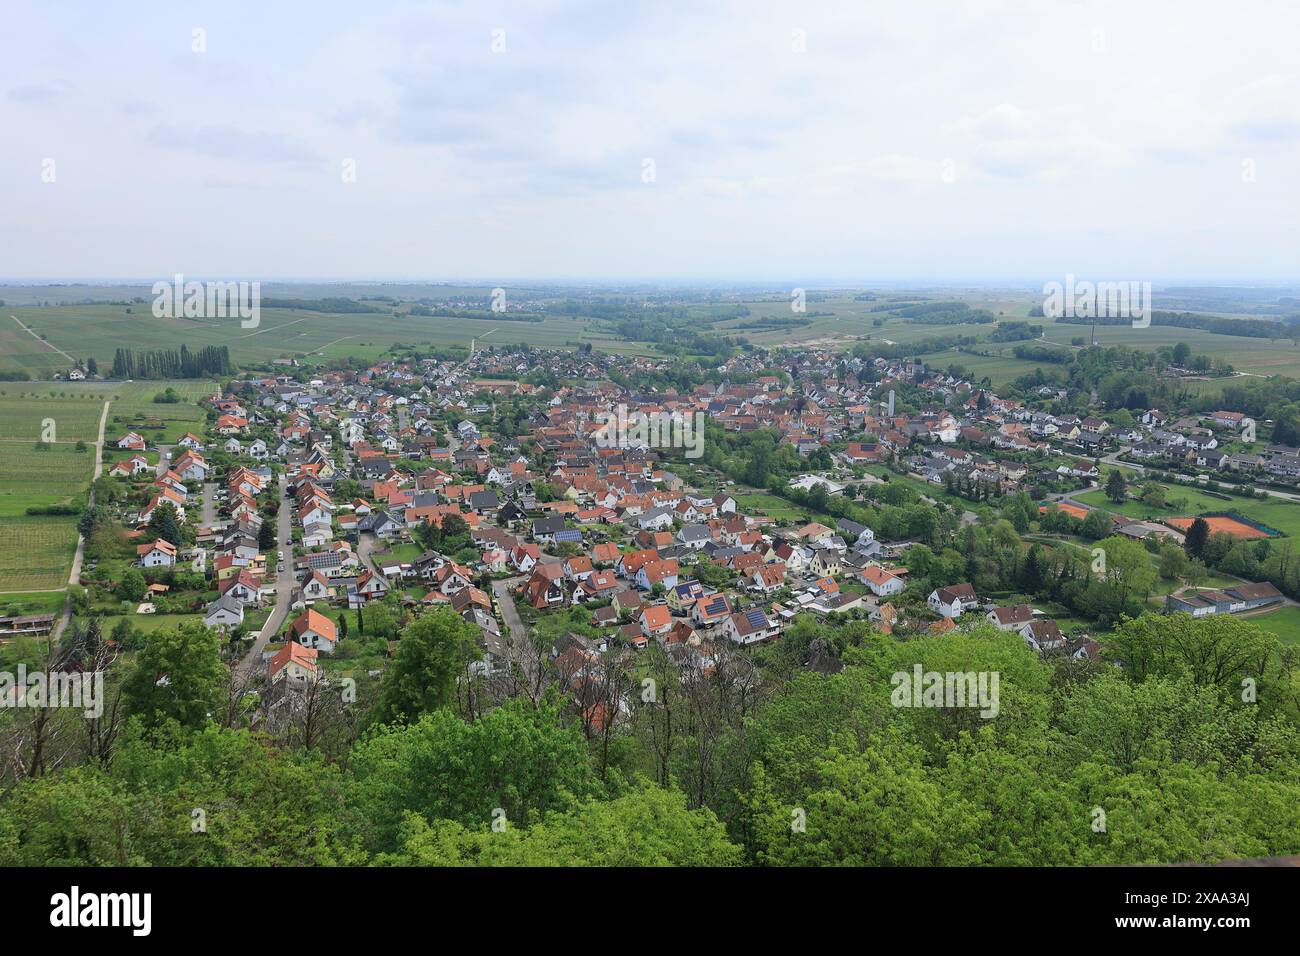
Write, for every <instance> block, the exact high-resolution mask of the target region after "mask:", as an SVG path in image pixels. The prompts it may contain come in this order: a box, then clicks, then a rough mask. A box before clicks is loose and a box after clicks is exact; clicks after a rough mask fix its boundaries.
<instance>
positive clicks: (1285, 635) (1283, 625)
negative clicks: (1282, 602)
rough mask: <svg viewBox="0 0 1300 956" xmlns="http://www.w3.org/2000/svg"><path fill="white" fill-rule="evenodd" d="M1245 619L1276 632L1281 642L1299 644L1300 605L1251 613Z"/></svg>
mask: <svg viewBox="0 0 1300 956" xmlns="http://www.w3.org/2000/svg"><path fill="white" fill-rule="evenodd" d="M1246 620H1248V621H1251V622H1253V623H1255V624H1258V625H1259V626H1260V627H1261V628H1263V629H1264V630H1265V631H1268V632H1269V633H1270V634H1276V635H1277V637H1278V640H1280V641H1281V642H1282V643H1283V644H1300V607H1283V608H1278V609H1277V610H1276V611H1270V612H1269V613H1267V614H1259V615H1251V616H1250V617H1248V618H1247V619H1246Z"/></svg>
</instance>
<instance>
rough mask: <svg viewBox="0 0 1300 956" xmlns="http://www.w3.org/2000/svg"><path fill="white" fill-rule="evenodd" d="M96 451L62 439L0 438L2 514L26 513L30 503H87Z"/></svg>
mask: <svg viewBox="0 0 1300 956" xmlns="http://www.w3.org/2000/svg"><path fill="white" fill-rule="evenodd" d="M94 468H95V453H94V447H93V445H90V444H89V443H88V444H87V445H86V448H85V450H83V451H78V450H77V447H76V445H72V444H67V443H62V444H57V445H45V446H40V447H39V448H38V446H37V445H36V444H35V443H33V442H25V441H0V518H8V517H16V516H21V515H25V514H26V511H27V509H28V508H30V507H40V506H45V505H63V504H72V503H74V502H77V503H84V501H85V493H86V489H87V488H89V487H90V477H91V474H92V472H93V471H94Z"/></svg>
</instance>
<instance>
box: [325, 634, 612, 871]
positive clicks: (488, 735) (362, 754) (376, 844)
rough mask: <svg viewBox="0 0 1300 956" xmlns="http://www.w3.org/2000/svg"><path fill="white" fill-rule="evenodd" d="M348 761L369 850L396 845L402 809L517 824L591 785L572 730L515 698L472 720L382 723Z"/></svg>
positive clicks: (440, 715)
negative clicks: (386, 724)
mask: <svg viewBox="0 0 1300 956" xmlns="http://www.w3.org/2000/svg"><path fill="white" fill-rule="evenodd" d="M402 640H403V642H405V641H406V640H408V638H403V639H402ZM353 767H354V772H355V785H354V786H353V788H352V792H351V795H350V796H351V799H350V801H349V802H350V803H351V804H352V806H353V807H354V808H355V811H356V823H355V826H356V827H357V829H358V830H359V831H360V832H361V834H362V837H363V840H364V842H365V843H366V845H368V846H370V847H373V848H375V849H378V850H396V849H398V847H399V846H400V845H401V838H402V834H401V830H402V826H401V824H402V816H403V813H404V812H407V811H409V812H411V813H416V814H419V815H420V816H421V817H423V818H424V819H425V820H428V821H434V820H440V819H441V820H454V821H456V822H457V823H460V824H462V825H463V826H466V827H471V828H473V829H476V830H486V829H488V828H489V827H490V826H491V825H492V824H493V822H494V821H496V820H498V819H500V820H503V821H504V822H505V825H506V827H507V828H509V827H524V826H528V825H529V824H530V823H533V822H536V820H538V819H540V817H541V816H542V815H543V814H546V813H548V812H551V811H555V810H565V809H569V808H571V807H572V806H573V805H574V801H575V800H581V799H583V798H587V797H594V796H596V794H597V793H599V792H600V784H599V781H598V780H597V778H596V775H595V773H594V772H593V770H592V767H591V761H590V759H589V757H588V756H587V744H586V741H584V740H583V738H582V734H581V733H580V732H579V731H578V730H577V728H576V727H573V726H563V725H561V723H560V720H559V712H558V711H557V709H556V708H555V707H554V706H552V705H548V704H543V705H542V706H540V707H537V708H534V707H533V706H532V704H531V703H530V702H528V701H526V700H522V699H518V698H516V699H514V700H511V701H509V702H507V703H506V704H503V705H502V706H501V707H498V708H497V709H496V710H494V711H492V712H491V713H489V714H488V715H487V716H486V717H484V718H482V719H481V720H478V721H475V722H473V723H466V722H465V721H463V720H461V719H460V718H459V717H457V716H456V715H455V714H453V713H451V711H449V710H438V711H434V712H431V713H425V714H422V715H420V716H419V717H418V718H416V719H414V720H413V721H412V722H411V723H410V724H408V725H406V726H398V725H389V726H387V727H384V728H382V729H381V730H379V731H378V732H377V733H375V734H373V735H372V736H370V737H368V738H367V739H365V740H363V741H362V742H361V743H359V744H358V745H357V746H356V748H355V749H354V750H353ZM497 811H500V812H497Z"/></svg>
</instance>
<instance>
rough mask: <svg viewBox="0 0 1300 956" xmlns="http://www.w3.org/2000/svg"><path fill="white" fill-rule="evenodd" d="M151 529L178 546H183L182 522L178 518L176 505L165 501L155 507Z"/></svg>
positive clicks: (150, 520) (151, 518)
mask: <svg viewBox="0 0 1300 956" xmlns="http://www.w3.org/2000/svg"><path fill="white" fill-rule="evenodd" d="M149 530H150V531H151V532H152V533H153V534H155V535H157V536H158V537H159V538H162V539H163V540H165V541H170V542H171V543H172V544H173V545H175V546H176V547H178V548H179V547H180V546H181V524H180V522H179V521H178V520H177V518H176V506H175V505H173V504H172V503H171V502H170V501H164V502H162V503H161V504H160V505H158V506H157V507H156V508H154V509H153V514H152V515H151V516H150V518H149Z"/></svg>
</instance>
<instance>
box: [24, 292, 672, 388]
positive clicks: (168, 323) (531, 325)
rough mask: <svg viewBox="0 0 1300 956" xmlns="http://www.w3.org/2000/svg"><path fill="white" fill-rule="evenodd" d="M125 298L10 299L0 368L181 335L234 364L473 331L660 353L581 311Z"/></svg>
mask: <svg viewBox="0 0 1300 956" xmlns="http://www.w3.org/2000/svg"><path fill="white" fill-rule="evenodd" d="M335 294H337V293H335ZM127 308H128V307H127V306H122V305H107V304H105V305H74V306H50V307H47V308H30V307H28V308H11V309H6V310H5V314H4V315H3V322H4V323H5V324H0V371H8V370H19V369H21V370H25V371H28V372H31V373H32V374H33V375H40V374H42V373H48V372H51V371H55V370H60V371H61V370H66V369H67V368H68V367H69V366H70V365H71V362H69V360H68V358H67V357H66V356H65V355H61V354H60V353H59V352H58V351H56V350H55V348H51V346H54V347H56V348H57V349H61V350H62V351H63V352H66V353H67V354H68V355H71V356H73V357H74V358H77V359H85V358H89V357H94V358H95V360H96V361H97V362H98V363H99V366H100V369H101V374H106V373H107V372H108V371H109V369H110V368H111V367H112V363H113V354H114V352H115V350H116V349H118V348H131V349H137V350H139V349H142V348H173V349H174V348H179V347H180V346H181V344H182V343H184V344H185V345H187V346H188V347H189V348H190V349H191V350H197V349H200V348H202V347H203V346H206V345H225V346H228V347H229V348H230V358H231V361H233V362H234V363H236V364H237V365H241V364H267V363H269V362H271V361H273V360H275V359H279V358H299V359H316V360H326V361H327V360H329V359H342V358H348V357H352V356H355V357H360V358H378V357H379V356H380V355H382V354H383V353H384V352H385V351H386V350H387V349H388V348H389V347H390V346H392V345H394V344H396V343H406V344H411V345H414V344H425V345H434V346H450V345H469V344H470V341H471V340H477V341H478V342H480V343H481V344H482V345H485V346H486V345H494V344H500V345H510V344H528V345H534V346H539V347H543V348H564V347H576V346H578V345H581V344H583V343H585V342H590V343H591V344H592V346H593V347H594V348H597V349H601V350H602V351H611V352H619V353H625V354H653V349H652V348H651V347H649V346H647V345H645V344H644V343H641V344H637V343H630V342H622V341H619V340H617V339H615V338H613V337H611V336H609V335H608V334H607V333H605V332H604V331H603V326H602V325H600V324H598V323H596V322H595V321H594V320H592V319H589V318H585V317H582V316H578V317H569V316H552V317H547V318H546V319H545V320H544V321H542V322H515V321H493V320H491V319H465V318H447V317H432V318H426V317H417V316H407V315H403V316H394V315H392V314H391V313H389V312H377V313H358V314H336V313H322V312H308V311H302V310H298V309H270V308H264V309H262V311H261V324H260V325H259V326H258V327H257V328H255V329H244V328H241V327H240V324H239V321H238V320H237V319H185V318H179V319H167V318H163V319H159V318H155V317H154V316H153V315H152V314H151V312H150V309H149V306H148V305H147V304H146V305H134V306H130V307H129V308H130V310H131V311H130V312H128V311H127ZM11 315H12V316H15V317H16V318H17V319H18V320H19V321H21V322H22V323H23V324H25V325H26V326H28V327H29V328H31V329H32V331H34V332H36V333H37V334H39V335H43V336H45V338H46V340H47V341H48V343H49V344H48V345H46V344H42V343H41V342H38V341H37V340H36V339H34V338H33V337H32V336H31V335H30V334H28V333H27V332H24V331H23V330H22V328H20V327H19V325H18V323H17V322H15V321H14V320H13V319H11V318H10V317H9V316H11ZM11 384H12V383H11ZM18 384H21V383H18ZM135 384H140V383H135ZM152 384H157V383H152Z"/></svg>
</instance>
